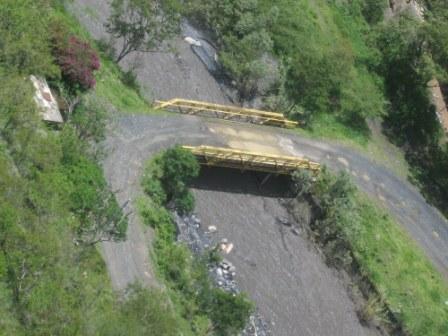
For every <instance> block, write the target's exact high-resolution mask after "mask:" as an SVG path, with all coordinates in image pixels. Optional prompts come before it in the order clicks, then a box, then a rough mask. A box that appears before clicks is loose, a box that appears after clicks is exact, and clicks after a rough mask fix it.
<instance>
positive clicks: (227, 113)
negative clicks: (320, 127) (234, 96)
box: [155, 98, 298, 128]
mask: <svg viewBox="0 0 448 336" xmlns="http://www.w3.org/2000/svg"><path fill="white" fill-rule="evenodd" d="M155 108H156V109H165V110H170V111H175V112H180V113H184V114H192V115H202V116H206V117H215V118H221V119H226V120H233V121H241V122H249V123H253V124H258V125H271V126H277V127H287V128H294V127H296V126H297V125H298V122H296V121H291V120H288V119H286V118H285V117H284V116H283V114H281V113H275V112H266V111H260V110H254V109H248V108H242V107H236V106H226V105H219V104H212V103H205V102H199V101H194V100H186V99H178V98H176V99H172V100H169V101H160V100H157V101H156V104H155Z"/></svg>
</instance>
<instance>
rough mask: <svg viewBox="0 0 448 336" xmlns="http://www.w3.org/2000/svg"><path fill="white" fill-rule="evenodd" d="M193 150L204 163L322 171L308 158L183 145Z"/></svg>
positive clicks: (286, 171) (283, 171)
mask: <svg viewBox="0 0 448 336" xmlns="http://www.w3.org/2000/svg"><path fill="white" fill-rule="evenodd" d="M183 148H185V149H187V150H189V151H191V152H192V153H193V154H194V155H195V156H196V157H197V158H198V159H199V162H200V163H201V164H202V165H206V166H216V167H225V168H235V169H240V170H243V171H244V170H252V171H260V172H266V173H274V174H291V173H293V172H294V171H296V170H298V169H307V170H310V171H312V172H313V173H318V172H319V171H320V164H319V163H317V162H313V161H310V160H308V159H306V158H301V157H293V156H281V155H272V154H263V153H257V152H249V151H242V150H236V149H230V148H219V147H211V146H198V147H193V146H183Z"/></svg>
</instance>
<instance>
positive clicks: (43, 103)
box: [30, 75, 64, 123]
mask: <svg viewBox="0 0 448 336" xmlns="http://www.w3.org/2000/svg"><path fill="white" fill-rule="evenodd" d="M30 80H31V82H32V83H33V85H34V88H35V89H36V93H35V94H34V101H35V102H36V104H37V106H38V107H39V110H40V114H41V116H42V119H43V120H45V121H50V122H54V123H62V122H64V120H63V119H62V115H61V112H60V111H59V106H58V103H57V101H56V99H54V96H53V94H52V93H51V90H50V88H49V86H48V84H47V81H46V80H45V79H44V78H38V77H36V76H33V75H31V76H30Z"/></svg>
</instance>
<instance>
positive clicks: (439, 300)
mask: <svg viewBox="0 0 448 336" xmlns="http://www.w3.org/2000/svg"><path fill="white" fill-rule="evenodd" d="M293 180H294V182H295V184H294V185H295V187H294V191H295V193H296V194H297V199H298V201H299V202H304V201H307V202H311V203H312V204H313V205H314V209H315V217H316V218H315V220H314V222H313V223H312V224H311V230H312V232H313V237H315V239H316V240H317V242H318V243H319V244H320V245H321V246H322V248H323V251H324V253H325V255H326V257H327V261H328V263H329V264H331V265H333V266H335V267H337V268H342V269H345V270H347V271H348V273H352V274H353V273H354V279H356V280H355V281H358V282H359V281H360V279H367V281H368V283H367V286H366V284H363V283H357V285H358V286H359V288H360V289H361V290H362V291H363V292H364V293H363V294H364V295H365V296H367V297H368V302H367V304H366V306H365V307H364V309H362V310H361V311H360V315H359V316H360V318H362V319H363V320H365V321H366V322H368V323H373V325H375V323H378V322H379V323H380V324H381V323H383V324H384V323H385V324H386V325H388V327H390V328H391V329H392V330H394V329H395V330H396V329H397V327H398V329H400V327H401V328H403V329H404V331H405V332H407V333H409V334H410V335H425V336H426V335H433V336H436V335H443V334H445V333H446V331H447V330H448V306H447V305H446V304H445V298H446V297H447V295H448V287H447V285H446V284H445V282H444V280H443V279H442V278H441V276H440V275H439V274H438V273H437V271H436V270H434V268H433V266H432V265H431V264H430V263H429V261H428V260H427V258H426V257H425V256H424V255H423V253H422V252H421V251H420V250H419V249H418V248H417V247H416V246H415V243H414V242H413V241H412V240H411V239H410V238H409V237H408V235H407V234H406V233H405V232H404V231H403V230H402V229H401V228H399V227H398V226H397V225H396V223H394V222H393V221H392V220H391V219H390V218H389V217H388V216H387V215H385V214H384V212H383V211H381V210H379V209H378V208H376V207H375V206H373V205H372V203H371V202H370V201H368V200H366V199H365V198H364V197H363V196H362V195H361V194H360V193H359V192H358V191H357V190H356V187H355V186H354V185H352V183H351V182H350V178H349V176H348V175H346V174H344V173H342V174H340V175H337V176H335V175H333V174H331V173H330V172H328V171H327V170H325V169H324V170H323V171H322V172H321V174H320V175H319V177H318V178H317V181H315V182H313V177H312V176H311V175H310V174H307V173H306V172H297V173H296V174H295V175H294V176H293ZM292 209H293V208H292ZM361 281H362V280H361ZM370 285H372V286H373V288H372V289H369V287H370ZM388 311H389V313H390V314H391V315H390V316H389V314H388Z"/></svg>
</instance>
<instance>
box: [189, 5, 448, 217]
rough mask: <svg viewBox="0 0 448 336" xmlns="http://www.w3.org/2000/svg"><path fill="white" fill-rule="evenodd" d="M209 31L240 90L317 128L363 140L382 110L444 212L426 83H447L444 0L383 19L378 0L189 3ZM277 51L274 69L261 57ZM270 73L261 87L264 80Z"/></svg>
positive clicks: (443, 173)
mask: <svg viewBox="0 0 448 336" xmlns="http://www.w3.org/2000/svg"><path fill="white" fill-rule="evenodd" d="M187 3H188V5H189V7H188V11H187V13H188V15H190V17H193V18H195V19H196V20H197V22H200V23H202V24H205V26H206V28H208V29H210V30H211V31H212V33H213V34H214V35H215V37H216V40H217V43H218V45H219V47H220V60H221V62H222V64H223V66H224V68H225V70H226V71H227V72H228V74H229V75H230V76H232V77H233V78H234V79H235V80H236V82H237V88H238V89H239V90H240V91H241V95H242V98H246V99H248V98H249V99H250V98H251V97H252V96H254V95H256V94H258V95H261V96H263V98H264V104H265V105H266V107H267V108H269V109H273V110H279V111H283V112H284V113H286V114H288V115H289V116H290V117H291V118H299V119H301V120H305V121H307V128H308V130H311V131H313V130H315V132H317V133H318V134H319V135H324V136H325V135H331V136H335V137H338V138H347V139H351V140H352V141H353V140H354V141H357V142H360V143H361V144H362V145H365V144H366V143H367V142H368V141H369V140H368V139H369V136H370V131H369V128H368V127H367V123H366V121H367V120H368V119H369V118H374V117H381V118H383V120H384V129H385V131H386V133H387V135H388V136H389V138H390V139H391V141H393V142H394V143H396V144H397V145H399V146H401V147H402V148H403V149H404V151H405V152H406V157H407V160H408V162H409V163H410V164H411V168H412V178H413V181H414V182H416V183H417V184H419V185H420V187H421V188H422V190H423V192H424V193H425V195H426V196H427V197H428V199H430V200H431V201H432V202H433V203H435V204H436V205H437V206H438V207H439V208H440V209H441V210H442V211H443V212H444V213H445V214H447V213H448V173H447V170H446V169H445V167H446V166H447V164H448V148H447V145H446V140H443V135H442V132H441V128H440V125H439V123H438V121H437V118H436V115H435V111H434V106H432V104H431V101H430V96H429V91H428V82H429V80H431V79H432V78H437V79H439V81H441V83H442V86H443V87H446V84H444V83H446V82H447V80H448V78H447V69H448V68H447V66H448V24H447V22H448V20H447V18H448V3H447V2H446V1H442V0H440V1H425V2H424V4H425V5H426V6H427V8H428V10H427V11H426V12H425V22H420V21H419V20H418V19H416V18H414V17H412V16H411V15H410V14H409V13H407V12H404V13H402V14H401V15H398V16H397V17H396V18H393V19H388V20H386V21H384V20H383V12H384V9H385V8H386V6H387V1H384V0H369V1H360V0H354V1H334V0H317V1H310V0H299V1H291V0H280V1H276V2H275V3H274V2H272V1H269V0H250V1H249V0H232V1H226V2H222V1H204V0H189V1H187ZM273 55H274V56H275V58H276V59H277V63H276V64H277V71H276V72H275V73H274V74H272V73H270V74H267V73H266V71H267V70H266V69H268V70H269V69H271V68H272V61H269V62H268V61H266V60H267V59H269V57H268V56H273ZM266 77H273V78H274V79H275V80H274V81H270V84H271V85H270V87H269V89H265V90H260V88H259V85H260V83H263V82H264V80H263V78H266Z"/></svg>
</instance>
